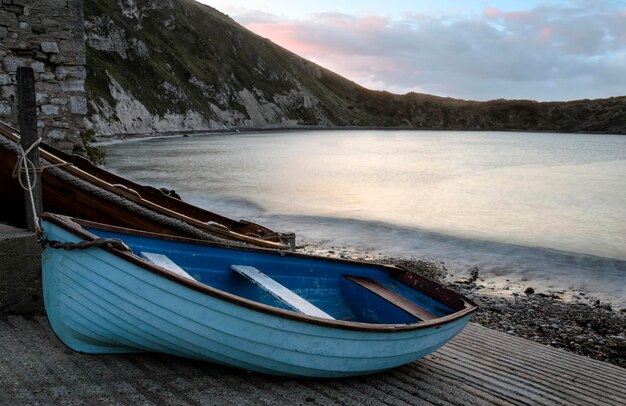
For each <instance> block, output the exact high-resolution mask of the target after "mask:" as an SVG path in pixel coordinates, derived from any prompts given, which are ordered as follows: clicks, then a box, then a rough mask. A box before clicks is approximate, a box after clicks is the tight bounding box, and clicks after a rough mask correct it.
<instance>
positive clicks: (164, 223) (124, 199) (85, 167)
mask: <svg viewBox="0 0 626 406" xmlns="http://www.w3.org/2000/svg"><path fill="white" fill-rule="evenodd" d="M19 139H20V138H19V134H18V133H17V131H16V130H15V129H13V128H11V127H9V126H8V125H6V124H4V123H2V122H0V210H2V213H4V214H5V215H7V216H8V219H10V220H13V221H17V222H18V225H20V224H19V221H22V219H23V218H24V214H23V213H24V207H25V206H24V198H23V191H22V190H21V188H20V186H19V184H18V182H17V181H16V180H15V179H13V178H12V177H11V173H12V171H13V167H14V166H15V162H16V159H17V153H16V146H17V144H18V143H19ZM40 156H41V158H42V159H43V160H45V161H46V162H47V164H49V165H58V166H57V167H53V168H50V169H46V170H44V171H43V173H42V194H43V206H44V210H45V211H52V212H55V213H60V214H65V215H71V216H77V217H81V218H85V219H89V220H92V221H99V222H103V223H107V224H114V225H117V226H121V227H130V228H136V229H140V230H146V231H152V232H157V233H162V234H171V235H178V236H184V237H194V238H201V239H216V240H217V239H219V240H226V241H237V242H242V243H248V244H253V245H257V246H261V247H267V248H276V249H289V248H293V246H294V245H295V235H294V234H285V233H277V232H274V231H272V230H270V229H268V228H266V227H264V226H261V225H258V224H255V223H251V222H248V221H244V220H239V221H237V220H233V219H230V218H228V217H224V216H221V215H219V214H216V213H213V212H210V211H208V210H204V209H202V208H199V207H196V206H193V205H191V204H188V203H185V202H183V201H181V200H179V199H176V198H173V197H171V196H167V195H165V194H164V193H163V192H161V191H160V190H159V189H157V188H153V187H150V186H142V185H139V184H137V183H135V182H132V181H130V180H128V179H125V178H123V177H121V176H118V175H115V174H113V173H111V172H108V171H106V170H104V169H102V168H98V167H96V166H94V165H92V164H91V163H90V162H89V161H87V160H86V159H84V158H81V157H79V156H72V155H68V154H65V153H63V152H61V151H59V150H57V149H55V148H53V147H50V146H48V145H45V144H40Z"/></svg>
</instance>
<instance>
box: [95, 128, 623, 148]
mask: <svg viewBox="0 0 626 406" xmlns="http://www.w3.org/2000/svg"><path fill="white" fill-rule="evenodd" d="M354 130H363V131H438V132H445V131H467V132H472V131H480V132H513V133H517V132H519V133H524V132H528V133H542V134H605V135H606V133H601V132H575V133H570V132H562V133H558V132H554V131H527V130H524V129H491V130H487V129H466V128H445V129H442V128H411V127H367V126H341V127H339V126H293V127H240V128H218V129H208V130H189V131H164V132H158V133H124V134H112V135H106V136H103V135H96V137H95V142H94V144H93V145H110V144H115V143H118V142H128V141H139V140H144V139H153V138H154V139H156V138H177V137H179V138H182V137H189V136H198V135H211V134H254V133H268V132H296V131H354ZM608 135H625V134H608Z"/></svg>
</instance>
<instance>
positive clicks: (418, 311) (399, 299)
mask: <svg viewBox="0 0 626 406" xmlns="http://www.w3.org/2000/svg"><path fill="white" fill-rule="evenodd" d="M344 277H345V278H346V279H348V280H351V281H352V282H354V283H356V284H357V285H359V286H361V287H363V288H365V289H367V290H369V291H370V292H372V293H374V294H375V295H378V296H379V297H381V298H383V299H385V300H386V301H388V302H389V303H391V304H393V305H394V306H396V307H398V308H400V309H402V310H404V311H405V312H407V313H408V314H410V315H411V316H413V317H416V318H418V319H420V320H423V321H428V320H433V319H436V318H437V316H435V315H434V314H432V313H431V312H429V311H428V310H426V309H424V308H423V307H422V306H419V305H417V304H415V303H413V302H412V301H410V300H409V299H407V298H405V297H404V296H402V295H399V294H398V293H396V292H394V291H392V290H389V289H387V288H386V287H384V286H383V285H381V284H380V283H378V282H375V281H373V280H371V279H368V278H361V277H358V276H351V275H344Z"/></svg>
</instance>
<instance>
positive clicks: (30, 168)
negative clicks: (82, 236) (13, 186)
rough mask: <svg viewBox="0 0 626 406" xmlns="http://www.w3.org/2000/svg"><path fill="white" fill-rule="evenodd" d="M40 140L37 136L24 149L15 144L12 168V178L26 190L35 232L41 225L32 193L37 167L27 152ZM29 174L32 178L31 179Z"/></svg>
mask: <svg viewBox="0 0 626 406" xmlns="http://www.w3.org/2000/svg"><path fill="white" fill-rule="evenodd" d="M40 142H41V137H39V138H37V140H36V141H35V142H33V143H32V144H31V145H30V147H28V149H27V150H26V151H24V148H22V146H21V145H17V162H16V163H15V167H14V168H13V174H12V176H13V178H16V179H17V181H18V182H19V184H20V187H21V188H22V189H24V190H25V191H28V197H29V200H30V208H31V210H32V215H33V223H34V226H35V232H36V233H37V234H40V233H41V226H40V224H39V217H38V216H37V209H36V207H35V195H34V194H33V190H34V189H35V186H36V185H37V167H35V164H34V163H33V161H31V160H30V159H28V156H27V155H28V154H29V153H30V152H31V151H32V150H33V148H36V147H38V146H39V143H40ZM31 174H32V177H33V180H32V181H31ZM24 175H26V184H24V179H23V176H24Z"/></svg>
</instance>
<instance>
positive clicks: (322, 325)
mask: <svg viewBox="0 0 626 406" xmlns="http://www.w3.org/2000/svg"><path fill="white" fill-rule="evenodd" d="M43 229H44V233H45V237H46V238H47V239H48V240H54V241H57V242H56V243H53V242H48V244H47V247H46V248H45V250H44V253H43V279H42V282H43V289H44V301H45V307H46V312H47V314H48V318H49V320H50V324H51V326H52V329H53V330H54V332H55V333H56V335H57V336H58V337H59V339H60V340H61V341H62V342H63V343H65V344H66V345H67V346H68V347H70V348H71V349H73V350H76V351H79V352H85V353H94V354H102V353H127V352H143V351H148V352H162V353H167V354H173V355H177V356H181V357H187V358H193V359H199V360H205V361H211V362H216V363H221V364H224V365H229V366H234V367H238V368H243V369H246V370H251V371H257V372H262V373H267V374H274V375H287V376H298V377H341V376H351V375H362V374H369V373H373V372H377V371H381V370H385V369H389V368H394V367H396V366H399V365H403V364H406V363H408V362H412V361H414V360H416V359H419V358H421V357H423V356H425V355H427V354H429V353H431V352H433V351H435V350H436V349H438V348H439V347H441V346H442V345H444V344H445V343H447V342H448V341H449V340H450V339H452V338H453V337H454V336H455V335H456V334H457V333H459V332H460V331H461V330H462V329H463V327H464V326H465V325H466V324H467V322H468V321H469V319H470V318H471V316H472V313H473V312H474V311H475V310H476V309H477V306H476V305H475V304H474V303H473V302H472V301H470V300H469V299H467V298H465V297H463V296H461V295H459V294H457V293H455V292H453V291H451V290H448V289H446V288H444V287H442V286H440V285H439V284H437V283H435V282H432V281H430V280H427V279H425V278H423V277H421V276H419V275H417V274H414V273H411V272H409V271H406V270H404V269H401V268H397V267H392V266H385V265H376V264H370V263H364V262H356V261H347V260H338V259H329V258H324V257H318V256H311V255H303V254H296V253H291V252H285V251H276V250H267V249H259V248H239V247H228V246H224V245H219V244H215V243H209V242H203V241H198V240H190V239H185V238H180V237H172V236H163V235H158V234H154V233H147V232H139V231H135V230H129V229H122V228H119V227H112V226H106V225H102V224H96V223H93V222H86V221H82V220H76V219H69V218H66V217H63V216H58V215H51V214H45V215H44V217H43ZM98 238H105V239H107V240H104V241H102V240H98ZM111 239H118V240H121V241H123V242H124V243H125V244H126V245H127V246H128V247H129V248H130V250H132V251H129V250H124V249H119V248H114V247H113V246H112V245H107V244H106V243H107V241H111ZM85 242H88V244H95V243H98V244H99V246H96V247H90V248H88V249H83V250H71V251H68V250H63V249H59V247H60V246H62V244H67V243H69V244H76V243H82V244H85ZM53 246H54V247H56V248H53Z"/></svg>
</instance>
